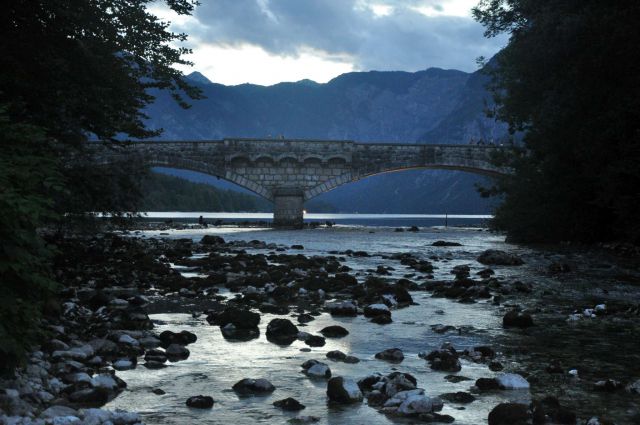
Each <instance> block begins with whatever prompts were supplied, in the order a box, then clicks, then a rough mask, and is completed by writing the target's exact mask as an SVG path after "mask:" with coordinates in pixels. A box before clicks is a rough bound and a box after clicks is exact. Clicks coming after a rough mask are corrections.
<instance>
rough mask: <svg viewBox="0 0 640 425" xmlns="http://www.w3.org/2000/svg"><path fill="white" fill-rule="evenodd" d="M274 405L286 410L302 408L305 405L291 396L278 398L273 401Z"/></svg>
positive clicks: (291, 410) (292, 410)
mask: <svg viewBox="0 0 640 425" xmlns="http://www.w3.org/2000/svg"><path fill="white" fill-rule="evenodd" d="M273 405H274V406H276V407H278V408H280V409H282V410H286V411H289V412H295V411H298V410H302V409H304V408H305V407H306V406H305V405H304V404H302V403H300V402H299V401H298V400H296V399H295V398H292V397H288V398H285V399H284V400H278V401H275V402H274V403H273Z"/></svg>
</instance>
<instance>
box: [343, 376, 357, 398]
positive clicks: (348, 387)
mask: <svg viewBox="0 0 640 425" xmlns="http://www.w3.org/2000/svg"><path fill="white" fill-rule="evenodd" d="M342 388H344V389H345V391H346V392H347V394H348V395H349V398H350V399H351V400H362V391H360V387H358V384H357V383H356V382H355V381H352V380H351V379H344V380H343V381H342Z"/></svg>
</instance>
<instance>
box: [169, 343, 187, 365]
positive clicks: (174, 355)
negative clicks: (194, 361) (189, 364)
mask: <svg viewBox="0 0 640 425" xmlns="http://www.w3.org/2000/svg"><path fill="white" fill-rule="evenodd" d="M165 354H166V356H167V358H168V359H169V361H171V362H176V361H179V360H185V359H187V358H189V354H190V352H189V350H188V349H186V348H185V347H184V346H182V345H180V344H171V345H170V346H168V347H167V349H166V350H165Z"/></svg>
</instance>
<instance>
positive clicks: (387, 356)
mask: <svg viewBox="0 0 640 425" xmlns="http://www.w3.org/2000/svg"><path fill="white" fill-rule="evenodd" d="M375 358H376V359H378V360H385V361H388V362H392V363H400V362H402V361H403V360H404V354H403V353H402V350H400V349H399V348H388V349H386V350H384V351H381V352H379V353H376V355H375Z"/></svg>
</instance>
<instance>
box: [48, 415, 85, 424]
mask: <svg viewBox="0 0 640 425" xmlns="http://www.w3.org/2000/svg"><path fill="white" fill-rule="evenodd" d="M80 423H82V421H81V420H80V418H79V417H77V416H57V417H55V418H53V425H74V424H80Z"/></svg>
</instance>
